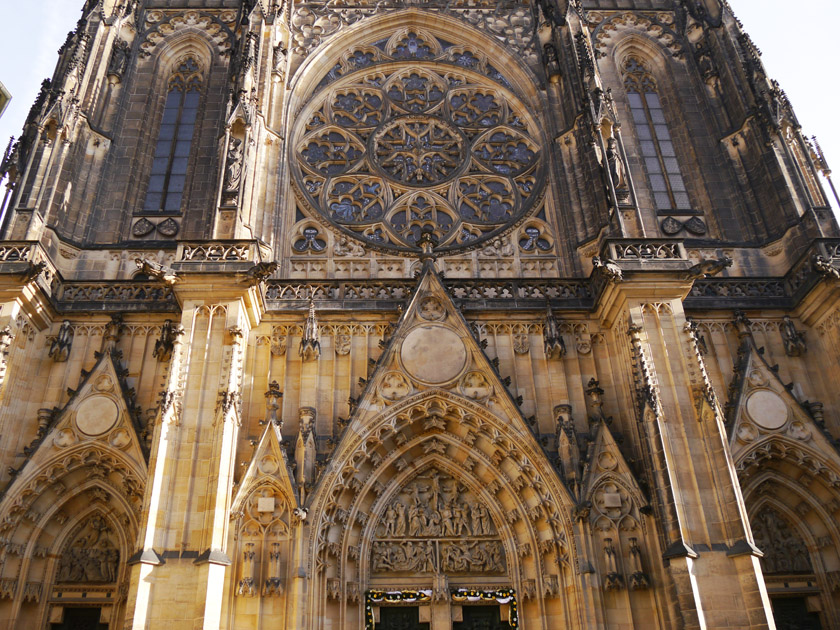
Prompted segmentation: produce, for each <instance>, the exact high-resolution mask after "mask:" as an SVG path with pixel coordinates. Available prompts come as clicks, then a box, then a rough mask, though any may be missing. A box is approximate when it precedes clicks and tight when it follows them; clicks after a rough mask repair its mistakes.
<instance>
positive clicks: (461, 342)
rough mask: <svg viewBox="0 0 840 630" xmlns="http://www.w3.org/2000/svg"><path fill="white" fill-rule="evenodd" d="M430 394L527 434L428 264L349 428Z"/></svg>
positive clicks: (520, 417) (495, 375) (378, 363)
mask: <svg viewBox="0 0 840 630" xmlns="http://www.w3.org/2000/svg"><path fill="white" fill-rule="evenodd" d="M430 390H445V391H448V392H451V393H452V394H455V395H457V396H460V397H463V398H467V399H469V400H470V401H472V402H475V403H477V404H479V405H481V406H483V407H485V408H487V409H488V410H490V411H491V412H493V413H495V414H497V415H499V416H501V417H505V418H510V419H512V420H513V419H516V420H515V422H517V424H518V425H519V426H518V427H517V428H518V429H519V430H520V431H522V432H526V433H528V432H529V431H530V430H529V429H528V426H527V424H526V422H525V419H524V418H523V416H522V413H521V411H520V410H519V407H518V406H517V405H516V403H515V401H514V400H513V398H512V397H511V395H510V394H509V393H508V391H507V388H506V387H505V384H504V383H503V382H502V379H501V378H500V376H499V375H498V373H497V372H496V370H495V369H494V368H493V365H492V364H491V362H490V360H489V359H488V358H487V355H486V354H484V351H483V350H482V348H481V346H480V344H479V343H478V341H477V340H476V339H475V337H474V336H473V333H472V330H471V328H470V326H469V324H468V323H467V321H466V320H465V319H464V317H463V315H462V314H461V312H460V310H459V309H458V307H457V306H456V305H455V303H454V302H453V301H452V298H451V296H450V295H449V293H448V292H447V290H446V288H445V287H444V285H443V283H442V282H441V279H440V276H439V275H438V274H437V272H436V271H435V269H434V266H433V265H432V264H431V262H430V261H429V262H427V263H426V264H425V265H424V267H423V271H422V273H421V275H420V278H419V279H418V283H417V289H416V290H415V292H414V295H413V297H412V299H411V301H410V302H409V304H408V307H407V308H406V309H405V311H404V312H403V315H402V316H401V317H400V320H399V321H398V322H397V324H396V326H395V329H394V331H393V333H392V335H391V337H390V339H389V341H388V343H387V345H386V346H385V349H384V351H383V353H382V356H381V357H380V358H379V360H378V361H377V363H376V369H375V370H374V372H373V374H372V375H371V376H370V378H369V379H368V380H367V382H366V383H365V389H364V391H363V392H362V394H361V395H360V396H359V398H358V400H357V401H354V403H355V404H354V405H353V406H354V407H355V412H354V414H353V418H351V426H353V424H355V425H356V426H358V427H364V426H365V425H366V423H367V422H368V421H369V420H370V419H372V418H373V417H374V416H376V415H377V414H379V413H380V412H381V411H383V410H384V409H385V408H386V407H388V406H390V405H393V404H395V403H397V402H399V401H402V400H404V399H406V398H408V397H410V396H412V395H417V394H420V393H422V392H427V391H430Z"/></svg>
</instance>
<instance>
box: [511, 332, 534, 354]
mask: <svg viewBox="0 0 840 630" xmlns="http://www.w3.org/2000/svg"><path fill="white" fill-rule="evenodd" d="M530 349H531V340H530V338H529V337H528V335H514V336H513V351H514V352H515V353H516V354H528V351H529V350H530Z"/></svg>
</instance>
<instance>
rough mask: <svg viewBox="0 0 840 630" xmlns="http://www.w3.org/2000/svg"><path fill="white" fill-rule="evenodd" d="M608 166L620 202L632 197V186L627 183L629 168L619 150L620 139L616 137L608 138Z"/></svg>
mask: <svg viewBox="0 0 840 630" xmlns="http://www.w3.org/2000/svg"><path fill="white" fill-rule="evenodd" d="M607 167H608V168H609V171H610V178H611V179H612V183H613V187H614V188H615V196H616V198H617V199H618V200H619V201H620V202H624V201H627V200H628V199H629V198H630V187H629V186H628V185H627V169H625V168H624V161H623V160H622V159H621V153H620V152H619V150H618V141H617V140H616V139H615V138H609V139H608V140H607Z"/></svg>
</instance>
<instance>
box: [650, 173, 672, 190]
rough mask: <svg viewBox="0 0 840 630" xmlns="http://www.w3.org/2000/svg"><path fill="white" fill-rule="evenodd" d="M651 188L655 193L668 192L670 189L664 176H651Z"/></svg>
mask: <svg viewBox="0 0 840 630" xmlns="http://www.w3.org/2000/svg"><path fill="white" fill-rule="evenodd" d="M650 187H651V188H652V189H653V191H654V192H668V187H667V186H666V185H665V178H664V177H663V176H662V175H651V176H650Z"/></svg>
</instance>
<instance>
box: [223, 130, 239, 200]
mask: <svg viewBox="0 0 840 630" xmlns="http://www.w3.org/2000/svg"><path fill="white" fill-rule="evenodd" d="M242 157H243V151H242V140H240V139H239V138H231V141H230V145H228V152H227V166H226V167H225V192H227V193H235V192H239V185H240V184H241V183H242Z"/></svg>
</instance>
